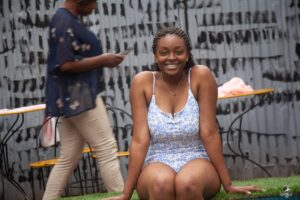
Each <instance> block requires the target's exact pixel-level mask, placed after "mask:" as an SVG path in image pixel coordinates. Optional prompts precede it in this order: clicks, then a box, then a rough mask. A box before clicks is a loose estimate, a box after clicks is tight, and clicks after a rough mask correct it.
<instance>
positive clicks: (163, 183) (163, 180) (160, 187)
mask: <svg viewBox="0 0 300 200" xmlns="http://www.w3.org/2000/svg"><path fill="white" fill-rule="evenodd" d="M175 177H176V172H175V171H174V170H173V169H172V168H171V167H169V166H168V165H166V164H164V163H160V162H155V163H150V164H148V165H146V166H145V167H144V168H143V169H142V172H141V174H140V176H139V179H138V182H137V192H138V195H139V197H140V198H141V199H149V198H150V196H151V197H152V198H153V196H155V195H156V194H160V195H161V196H160V197H162V196H163V195H164V196H165V199H174V198H175ZM168 195H171V196H172V195H173V197H169V196H168Z"/></svg>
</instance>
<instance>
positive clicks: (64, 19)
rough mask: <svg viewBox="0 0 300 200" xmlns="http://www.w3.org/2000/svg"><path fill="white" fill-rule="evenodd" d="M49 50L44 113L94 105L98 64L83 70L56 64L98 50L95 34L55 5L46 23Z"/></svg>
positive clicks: (99, 79)
mask: <svg viewBox="0 0 300 200" xmlns="http://www.w3.org/2000/svg"><path fill="white" fill-rule="evenodd" d="M48 44H49V54H48V63H47V64H48V70H47V81H46V115H47V116H62V115H63V116H65V117H70V116H74V115H77V114H80V113H82V112H84V111H87V110H89V109H92V108H94V107H95V100H96V96H97V95H98V94H99V93H100V92H101V91H103V90H104V86H105V85H104V78H103V69H102V67H100V68H97V69H93V70H89V71H86V72H83V73H64V72H62V71H60V70H59V68H60V66H61V65H62V64H64V63H65V62H68V61H79V60H81V59H83V58H86V57H92V56H97V55H100V54H102V46H101V42H100V41H99V40H98V39H97V37H96V35H95V34H94V33H93V32H92V31H90V30H89V29H88V28H87V27H85V26H84V24H83V23H82V22H81V21H80V20H79V19H78V18H77V16H75V15H73V14H72V13H71V12H69V11H68V10H66V9H64V8H59V9H58V10H57V12H56V13H55V14H54V15H53V17H52V20H51V22H50V25H49V39H48Z"/></svg>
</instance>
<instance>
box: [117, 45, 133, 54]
mask: <svg viewBox="0 0 300 200" xmlns="http://www.w3.org/2000/svg"><path fill="white" fill-rule="evenodd" d="M133 50H134V49H133V47H129V48H128V49H126V50H124V51H122V52H121V53H120V54H122V55H127V54H129V53H130V52H131V51H133Z"/></svg>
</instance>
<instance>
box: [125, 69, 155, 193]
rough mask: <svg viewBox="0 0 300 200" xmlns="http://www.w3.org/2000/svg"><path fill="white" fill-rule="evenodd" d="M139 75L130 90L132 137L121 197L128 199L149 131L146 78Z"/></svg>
mask: <svg viewBox="0 0 300 200" xmlns="http://www.w3.org/2000/svg"><path fill="white" fill-rule="evenodd" d="M145 75H146V74H145V73H140V74H138V75H136V76H135V77H134V78H133V81H132V85H131V88H130V103H131V110H132V117H133V136H132V140H131V145H130V156H129V167H128V176H127V179H126V183H125V187H124V191H123V194H122V196H123V197H125V198H124V199H130V197H131V195H132V192H133V190H134V188H135V186H136V184H137V181H138V177H139V175H140V172H141V170H142V167H143V164H144V159H145V156H146V153H147V150H148V146H149V140H150V136H149V130H148V122H147V113H148V104H147V100H146V95H145V87H146V85H147V84H149V83H146V81H147V80H149V79H147V78H145ZM145 80H146V81H145Z"/></svg>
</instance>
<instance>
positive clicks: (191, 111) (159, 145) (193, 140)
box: [145, 71, 208, 172]
mask: <svg viewBox="0 0 300 200" xmlns="http://www.w3.org/2000/svg"><path fill="white" fill-rule="evenodd" d="M190 72H191V71H189V77H188V99H187V102H186V104H185V106H184V107H183V109H182V110H181V111H179V112H176V113H174V116H172V114H171V113H167V112H164V111H162V110H161V109H160V108H159V107H158V106H157V105H156V104H155V76H154V73H153V94H152V98H151V101H150V104H149V107H148V110H149V111H148V126H149V130H150V145H149V149H148V153H147V155H146V158H145V165H147V164H149V163H153V162H162V163H165V164H167V165H169V166H170V167H171V168H173V169H174V170H175V171H176V172H179V170H180V169H181V168H182V167H183V166H184V165H185V164H186V163H187V162H189V161H191V160H194V159H196V158H205V159H208V155H207V153H206V150H205V149H204V146H203V144H202V142H201V140H200V137H199V106H198V103H197V101H196V99H195V97H194V95H193V93H192V91H191V89H190Z"/></svg>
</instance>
